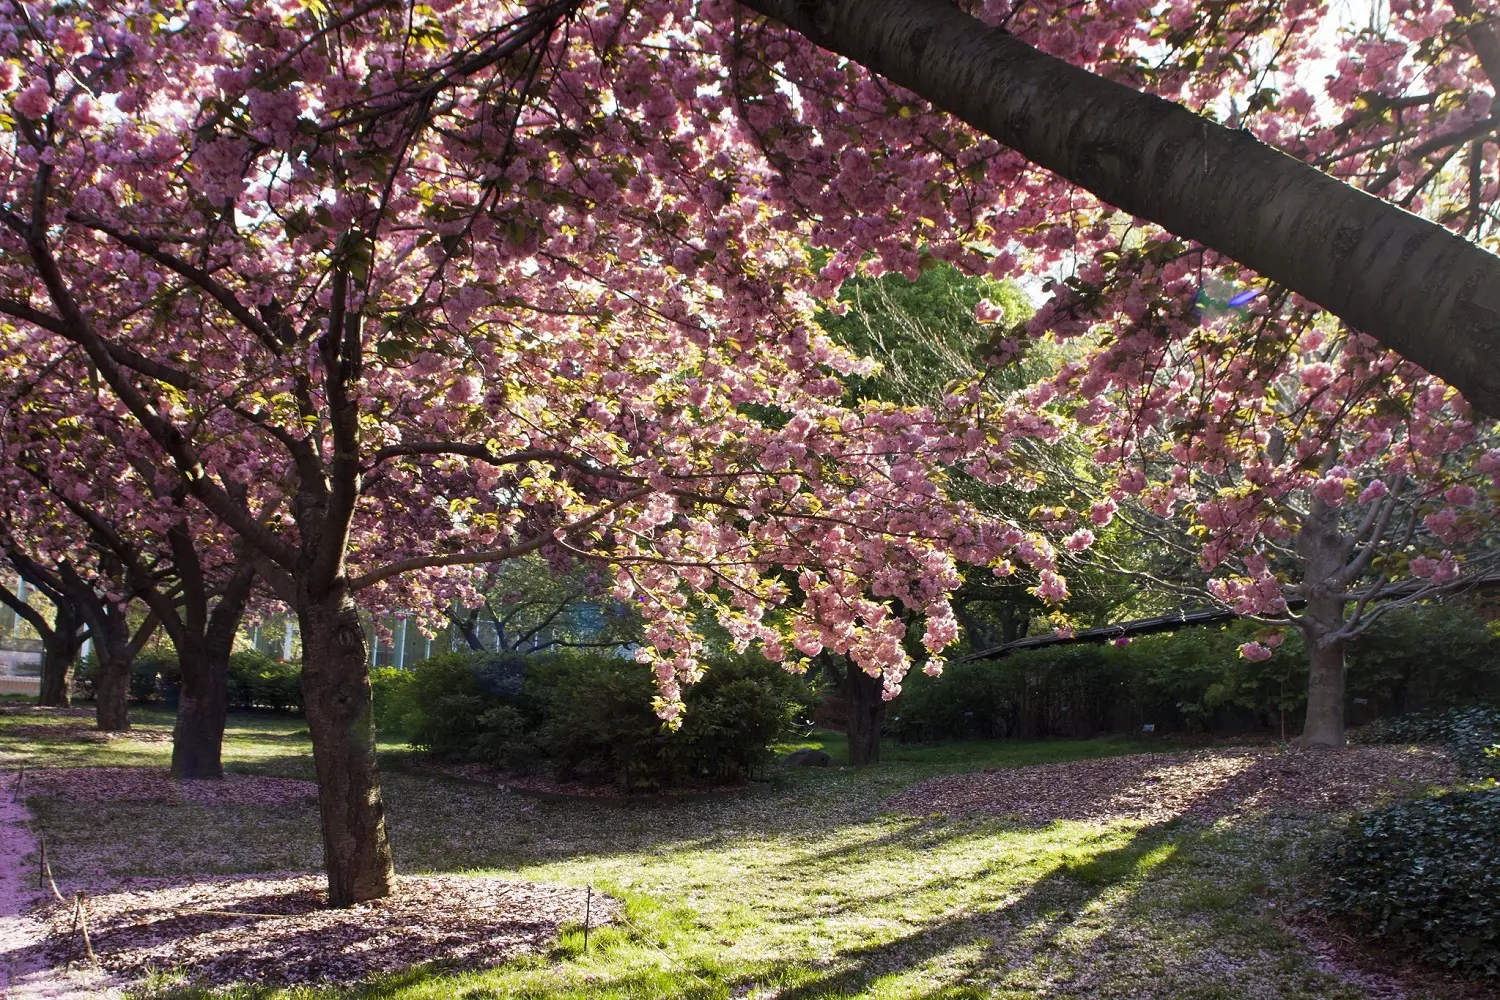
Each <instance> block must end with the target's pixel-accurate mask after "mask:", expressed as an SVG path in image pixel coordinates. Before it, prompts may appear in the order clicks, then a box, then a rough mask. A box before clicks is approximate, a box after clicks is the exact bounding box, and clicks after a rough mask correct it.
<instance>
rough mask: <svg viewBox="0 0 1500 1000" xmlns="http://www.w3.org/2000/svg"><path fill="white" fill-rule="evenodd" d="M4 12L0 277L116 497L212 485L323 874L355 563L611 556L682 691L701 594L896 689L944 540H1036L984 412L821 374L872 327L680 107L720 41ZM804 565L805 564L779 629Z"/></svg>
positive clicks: (729, 622)
mask: <svg viewBox="0 0 1500 1000" xmlns="http://www.w3.org/2000/svg"><path fill="white" fill-rule="evenodd" d="M9 10H10V11H11V13H12V17H11V19H10V22H9V26H10V28H11V29H12V32H11V33H10V34H7V35H4V36H0V37H3V38H8V39H11V41H10V42H8V43H7V44H10V45H11V46H12V50H11V52H12V54H13V55H14V56H15V57H16V58H17V59H19V60H20V61H21V62H22V65H23V69H22V74H23V76H22V78H21V79H19V80H18V81H17V82H16V83H15V87H16V88H17V93H16V96H15V97H14V98H13V100H12V107H13V109H14V111H15V119H14V122H15V124H14V128H13V130H12V131H11V132H10V133H8V135H9V137H10V147H9V149H8V151H7V152H8V160H7V165H6V174H5V191H4V193H3V197H0V206H3V207H0V224H3V226H4V229H5V236H4V239H3V241H4V243H5V258H4V259H5V264H4V267H3V270H4V274H3V276H0V285H3V288H4V291H3V294H0V311H3V312H4V313H6V314H7V315H8V316H10V317H12V319H13V320H14V321H15V323H16V324H17V329H18V330H20V331H22V332H23V335H24V336H25V337H26V338H29V339H30V341H31V344H32V346H31V347H30V350H31V352H32V353H33V354H34V355H36V356H50V355H51V354H57V355H65V356H67V357H69V358H73V359H76V361H77V362H78V363H79V364H82V365H85V366H86V367H87V368H88V370H89V371H90V372H92V373H96V377H95V379H94V382H95V383H96V385H97V387H98V388H95V386H94V385H90V386H89V389H88V391H89V392H90V393H98V394H99V395H98V399H99V403H98V405H97V407H93V408H85V407H79V410H80V411H81V416H82V417H83V419H86V420H88V421H89V422H90V423H89V426H90V428H91V429H92V430H93V431H94V434H93V437H94V438H95V439H96V440H97V441H99V442H108V443H109V445H110V446H111V447H114V448H119V449H122V450H123V453H124V454H125V455H126V456H128V461H129V462H130V463H131V467H132V470H133V471H134V472H135V473H136V474H137V475H138V477H139V479H140V481H141V483H142V484H144V485H145V486H147V487H148V488H149V489H141V487H140V486H137V487H136V489H137V490H138V493H139V496H141V497H142V498H145V497H147V496H148V494H149V495H150V496H151V498H152V499H153V500H154V501H155V502H161V501H164V500H168V499H171V500H172V501H173V502H176V501H177V499H178V498H180V502H181V503H182V504H183V505H184V513H183V517H184V519H185V520H183V521H182V522H181V523H184V524H187V525H193V524H197V523H201V522H197V521H195V520H194V518H195V517H196V516H197V514H198V512H199V511H202V512H205V513H206V514H207V515H208V516H210V517H211V518H212V520H213V524H214V525H215V526H216V530H220V531H223V532H225V533H226V534H227V535H228V537H229V539H230V542H231V544H232V545H234V546H243V547H244V549H245V551H247V552H248V553H250V555H251V557H252V558H253V559H254V561H255V566H256V572H257V574H258V576H259V577H260V579H261V580H263V581H264V582H265V583H266V584H267V585H268V586H269V587H270V588H271V589H272V590H273V591H274V592H275V593H276V595H277V596H278V597H279V598H280V599H282V600H283V601H285V602H286V603H287V604H288V605H290V606H291V607H293V608H294V609H295V611H296V613H297V615H298V618H299V625H300V627H301V633H302V636H303V646H304V660H303V675H304V676H303V684H304V692H305V695H306V706H307V716H308V723H309V728H310V730H311V733H312V737H313V744H314V755H315V760H316V766H317V772H318V778H319V786H320V805H321V812H322V819H323V833H324V842H325V853H326V858H327V862H328V869H329V877H330V901H331V903H332V904H333V905H347V904H349V903H352V902H356V901H359V900H363V899H369V898H373V897H376V896H380V895H383V894H385V893H387V892H389V891H390V887H391V863H390V852H389V847H388V845H387V842H386V838H385V832H384V821H383V809H382V805H381V799H380V794H379V785H378V780H377V776H376V770H375V757H374V741H373V730H372V727H371V715H370V688H369V680H368V674H367V669H366V657H365V648H364V636H363V632H362V629H361V628H360V622H359V618H358V613H357V606H356V603H355V600H356V597H357V596H358V597H360V598H361V599H363V600H366V601H368V602H370V603H371V605H372V606H373V605H384V606H401V607H429V608H440V607H443V606H446V605H447V604H448V603H449V602H450V601H452V600H453V599H458V600H459V601H460V602H461V603H462V602H463V601H464V599H465V598H471V597H472V596H473V595H472V593H471V592H470V583H469V581H470V580H471V579H472V577H471V576H470V574H469V573H468V572H467V570H464V569H463V567H466V566H469V565H473V564H483V563H495V562H503V561H505V560H509V559H516V558H520V557H522V556H526V555H528V554H531V553H540V554H543V555H548V556H553V555H557V556H565V557H569V558H572V559H576V560H583V561H591V562H596V563H599V564H602V565H604V566H606V567H608V568H609V569H610V571H611V573H612V575H613V577H614V586H615V590H614V593H615V596H616V597H617V598H618V599H621V600H631V599H634V600H637V601H638V602H639V604H640V606H641V609H642V613H643V615H644V616H645V618H646V621H647V627H646V635H645V638H646V644H645V645H644V646H643V648H642V649H641V650H640V652H639V654H638V655H639V656H640V657H641V658H643V659H646V660H649V661H651V662H652V663H653V664H654V667H655V670H656V675H657V679H658V686H659V690H660V696H659V698H658V703H657V707H658V711H659V714H661V715H662V717H663V718H664V719H666V720H668V721H671V720H673V719H675V717H676V716H677V714H678V713H679V712H680V710H681V688H682V685H684V684H686V683H690V682H691V681H692V680H694V679H695V678H696V677H697V676H698V673H699V671H700V670H701V665H700V663H699V659H698V653H699V647H700V645H701V639H700V638H699V637H698V635H697V633H696V632H695V631H694V629H693V627H692V621H691V615H690V614H689V613H688V610H687V609H688V606H689V603H690V601H691V600H694V599H696V600H698V601H700V602H702V603H703V604H704V605H706V606H707V607H708V608H710V609H711V610H712V612H713V613H715V614H716V615H717V616H718V618H719V620H720V622H721V623H722V624H723V626H724V627H725V628H726V629H727V630H728V631H729V633H730V635H731V636H732V638H733V641H734V642H735V643H736V644H737V645H740V646H745V645H750V644H756V645H758V646H759V647H760V648H761V649H762V650H763V651H764V652H765V653H766V654H767V655H768V656H770V657H771V658H773V659H791V660H795V659H796V657H797V655H798V654H801V655H804V656H807V655H813V654H816V653H817V652H819V651H820V650H822V649H824V648H829V649H833V650H836V651H837V652H839V653H843V654H846V655H848V656H850V657H852V658H853V659H854V661H855V662H857V663H858V664H859V665H860V666H861V668H862V669H863V670H865V671H866V672H868V673H870V674H872V675H878V676H880V677H881V678H882V684H883V686H884V689H885V691H886V693H887V694H888V695H893V694H894V693H895V692H897V691H899V689H900V681H901V678H902V676H903V674H904V672H905V671H906V669H907V668H908V666H909V665H910V662H911V658H910V656H909V655H908V653H907V651H906V649H905V648H904V647H903V644H902V640H903V638H904V636H905V624H904V622H903V620H902V618H901V616H900V614H898V613H897V612H896V610H895V608H896V606H899V607H901V608H907V609H919V610H920V611H921V612H922V614H923V615H924V616H925V620H926V622H927V626H926V634H925V636H924V640H923V645H924V647H925V650H926V651H927V652H928V653H929V654H931V660H930V662H929V663H928V665H927V666H928V668H929V669H932V670H936V669H939V668H940V663H941V661H940V658H939V657H938V656H937V654H938V653H939V651H940V650H941V649H942V648H943V647H945V646H946V645H947V644H949V643H950V642H951V641H952V640H953V638H954V637H955V635H956V625H955V624H954V621H953V616H952V612H951V607H950V606H949V604H948V601H947V595H948V593H950V592H951V591H952V589H953V588H954V587H955V586H956V585H957V584H958V582H959V577H958V573H957V570H956V565H957V563H956V560H960V559H961V560H963V561H965V562H968V563H971V564H974V565H978V566H985V567H992V568H993V570H994V571H995V572H997V573H1001V574H1004V573H1009V572H1012V571H1013V570H1014V567H1015V565H1017V564H1026V565H1029V566H1031V567H1032V568H1034V569H1036V570H1038V571H1039V572H1041V573H1042V574H1044V575H1047V574H1052V573H1053V570H1052V566H1053V558H1054V553H1053V550H1052V548H1051V546H1050V545H1049V544H1048V543H1047V541H1046V539H1045V538H1043V537H1041V536H1040V535H1038V534H1035V533H1028V532H1025V531H1022V530H1020V529H1018V528H1016V527H1014V526H1011V525H1009V524H1006V523H1005V522H1003V521H1000V520H998V519H996V518H994V517H991V516H987V515H985V514H983V513H982V512H979V511H976V510H974V509H973V508H971V507H970V506H968V505H966V504H963V503H961V502H957V501H953V500H950V499H949V498H947V497H946V496H945V494H944V490H943V484H944V473H943V469H944V467H946V466H949V465H952V464H954V463H957V462H959V461H962V460H963V458H964V456H965V454H966V453H967V452H969V451H971V450H973V449H974V448H975V447H978V446H979V445H981V444H983V443H984V435H982V434H976V433H973V432H972V431H971V429H968V428H964V427H962V426H956V425H953V424H951V423H947V422H944V421H943V420H941V419H939V418H938V416H937V415H936V414H934V413H933V412H932V411H930V410H924V409H922V408H913V407H903V406H897V405H892V404H874V403H872V404H869V405H866V406H862V407H860V408H857V409H852V410H851V409H848V408H845V407H843V406H841V405H840V404H839V397H840V394H841V386H840V383H839V381H838V378H837V377H836V376H837V374H838V372H840V371H851V370H855V369H857V368H858V367H859V364H860V362H859V361H858V359H855V358H853V357H852V356H850V355H848V354H847V353H846V352H844V351H841V350H840V349H838V348H837V347H836V346H835V345H833V344H832V343H831V342H829V341H828V339H827V338H826V337H825V336H824V335H823V334H822V333H821V332H820V331H819V330H818V329H817V327H816V326H815V325H814V324H813V323H812V322H811V318H810V317H811V311H812V310H811V304H812V300H811V299H810V298H809V297H808V295H807V292H806V290H805V289H806V288H809V287H811V286H813V285H816V284H817V279H816V278H815V277H814V276H813V275H812V273H811V272H810V271H809V270H808V269H807V268H806V261H805V257H804V255H803V254H802V252H801V251H800V249H799V248H798V246H797V245H796V244H792V243H790V242H789V241H788V240H787V239H786V238H785V237H784V236H783V235H782V234H781V230H780V228H778V227H779V219H780V218H781V216H780V215H778V214H777V213H775V212H772V211H768V208H769V207H770V203H768V202H767V201H766V199H765V197H764V196H763V194H761V193H759V192H761V190H762V189H763V188H765V186H766V185H767V184H769V183H771V179H772V178H773V177H774V172H773V171H770V170H769V169H768V168H767V167H766V166H765V165H764V162H763V159H762V157H761V154H760V152H759V151H757V150H756V149H755V148H753V147H750V148H748V149H747V148H746V147H744V145H743V143H742V142H741V140H740V137H739V135H738V134H737V132H736V130H735V128H734V127H733V126H731V125H730V124H729V123H728V122H727V121H726V120H725V119H724V114H725V112H726V111H727V110H728V109H729V107H730V104H731V102H730V100H729V98H728V95H727V94H726V95H722V96H719V97H711V98H703V99H702V100H701V101H698V102H697V103H698V104H699V105H700V106H699V107H697V108H696V109H695V110H693V111H692V112H691V121H690V126H691V129H692V130H693V133H694V134H693V135H692V138H691V140H689V139H686V138H683V137H681V136H679V134H678V133H679V129H680V128H682V127H684V125H685V124H687V123H686V122H685V121H684V120H683V119H681V118H680V117H679V113H678V111H677V109H676V105H675V103H674V101H675V100H677V99H681V100H684V101H696V100H697V98H698V97H699V96H700V95H699V94H698V90H699V87H700V85H701V83H702V81H703V80H705V79H707V78H708V77H707V76H705V73H706V72H707V71H706V70H704V69H702V68H701V67H700V68H694V69H693V71H692V72H691V73H685V74H684V75H681V78H680V79H675V80H673V82H672V87H673V88H674V90H672V91H670V92H668V91H664V90H662V89H661V87H660V86H659V85H658V83H656V82H654V81H655V79H656V78H655V77H654V76H653V74H661V73H667V72H669V71H670V70H671V65H670V62H671V58H668V60H667V64H663V63H662V60H661V59H658V58H657V57H656V56H655V55H648V56H647V58H648V59H649V61H650V64H649V65H648V64H643V63H640V62H639V61H630V60H617V59H616V54H617V52H618V51H619V47H620V46H631V45H636V46H640V51H641V52H642V53H643V54H649V53H654V52H655V51H656V50H657V48H658V47H659V46H658V43H659V42H660V41H661V40H663V39H665V38H667V37H669V34H670V26H669V25H666V24H663V23H662V22H660V21H659V20H658V19H656V18H655V17H654V16H653V15H652V14H651V13H650V12H649V11H639V10H634V11H626V12H622V13H617V14H611V15H608V16H606V15H600V16H599V18H598V19H595V20H588V21H581V20H568V19H567V16H566V15H568V14H570V13H571V8H570V7H568V6H567V5H552V6H543V7H536V8H532V9H530V10H526V11H524V12H523V11H517V10H510V9H502V8H499V7H497V6H495V5H490V4H473V5H458V6H456V7H451V8H449V10H448V11H447V13H446V14H445V15H444V16H442V17H439V15H438V14H437V13H436V12H432V11H429V12H428V13H423V14H420V15H418V14H417V13H416V12H413V11H404V10H402V11H393V10H390V9H386V8H385V7H384V6H383V5H379V4H371V5H367V6H366V7H363V8H360V9H359V10H358V11H357V12H355V13H352V14H349V15H345V16H333V15H331V14H328V12H327V11H325V10H322V9H321V8H319V9H316V10H315V9H304V10H302V11H301V12H294V13H291V14H288V13H286V12H285V11H283V10H282V9H281V8H280V7H277V6H274V5H270V4H264V5H262V4H249V5H241V6H237V7H235V8H233V9H220V8H217V7H211V6H210V5H207V4H202V3H194V4H189V5H186V6H185V7H183V8H182V9H181V10H180V11H178V12H177V14H176V16H170V15H169V14H168V13H167V12H164V11H163V10H162V9H161V7H160V5H159V4H133V3H124V2H121V3H115V4H109V5H96V7H95V9H94V10H93V12H92V14H91V16H92V18H93V20H92V21H90V22H88V23H85V22H83V21H81V20H80V19H78V18H77V17H75V16H73V15H72V14H71V13H68V12H52V13H49V14H45V15H44V14H41V13H37V12H33V11H31V10H30V9H29V8H27V7H25V6H23V5H15V4H12V5H11V6H10V7H9ZM664 32H666V34H664ZM667 48H668V49H670V46H667ZM697 58H698V57H697V56H693V57H692V58H691V59H688V60H687V61H686V62H684V64H683V66H684V67H685V68H686V67H694V66H696V62H695V60H696V59H697ZM642 71H644V72H645V73H646V74H647V75H645V76H641V75H639V74H640V73H641V72H642ZM294 78H295V79H296V80H297V81H298V83H297V85H296V86H290V85H289V83H290V81H291V80H292V79H294ZM601 80H608V81H609V90H610V95H609V100H605V97H604V93H603V91H602V90H600V89H599V88H598V87H597V86H596V85H595V83H591V82H590V81H596V82H597V81H601ZM0 82H3V81H0ZM674 95H675V97H674ZM741 171H743V172H745V174H746V175H747V176H746V178H744V179H743V180H742V179H741V178H740V177H739V174H740V172H741ZM731 195H732V197H731ZM747 407H754V408H756V412H757V414H758V415H755V416H752V415H750V414H749V413H747V412H746V408H747ZM768 415H773V416H774V417H775V418H774V419H768ZM115 426H118V427H121V428H124V429H125V431H124V432H122V435H123V437H121V436H116V437H111V434H110V433H109V432H108V428H110V427H115ZM82 486H83V484H81V483H75V484H69V485H63V486H61V487H60V493H61V494H62V495H63V496H68V495H71V494H78V493H79V492H80V489H81V488H82ZM75 499H76V500H77V502H78V503H79V504H80V506H82V505H83V503H84V501H85V499H87V498H86V497H82V496H77V497H75ZM76 513H79V515H80V516H82V514H81V511H77V512H76ZM194 530H201V529H194ZM1007 557H1011V558H1014V559H1015V560H1016V562H1015V563H1012V562H1010V561H1009V560H1008V558H1007ZM788 570H790V571H791V572H795V573H797V574H798V582H799V586H800V590H801V593H802V595H803V601H802V603H801V605H800V606H799V607H798V608H797V609H796V613H795V614H792V615H789V616H788V617H787V618H786V619H785V620H784V621H782V622H778V623H776V624H775V625H773V624H772V623H770V622H768V620H767V618H766V611H767V609H768V608H771V607H774V606H776V605H778V604H781V603H783V602H785V600H786V597H787V595H788V588H787V587H786V586H785V584H784V583H782V582H781V580H780V574H781V573H784V572H787V571H788ZM1054 586H1057V587H1060V581H1058V582H1057V583H1056V584H1055V585H1054ZM164 624H165V625H167V626H168V628H169V631H170V624H169V623H167V622H165V621H164ZM794 649H795V652H793V650H794Z"/></svg>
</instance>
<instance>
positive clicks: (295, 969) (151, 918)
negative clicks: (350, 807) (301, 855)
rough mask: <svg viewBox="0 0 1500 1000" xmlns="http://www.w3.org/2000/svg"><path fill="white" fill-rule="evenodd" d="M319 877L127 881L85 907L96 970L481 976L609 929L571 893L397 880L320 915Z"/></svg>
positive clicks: (63, 934) (229, 976)
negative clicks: (382, 894) (580, 926)
mask: <svg viewBox="0 0 1500 1000" xmlns="http://www.w3.org/2000/svg"><path fill="white" fill-rule="evenodd" d="M326 887H327V880H326V877H325V876H323V875H312V874H298V873H270V874H265V875H244V876H230V877H224V878H198V879H194V880H191V881H184V880H182V879H143V878H135V879H127V880H125V881H123V882H121V883H119V884H118V885H117V886H115V887H113V888H111V889H109V890H107V891H101V892H96V893H91V894H89V896H88V917H89V919H88V926H89V933H90V935H91V940H92V943H93V948H94V952H95V953H96V954H97V955H98V958H99V964H100V966H101V967H103V969H105V970H106V971H108V972H112V973H116V974H123V975H125V976H128V977H132V978H136V977H142V976H144V975H146V974H147V973H148V972H149V971H150V970H152V969H161V968H172V969H175V970H176V971H178V972H180V973H182V974H184V975H185V976H186V977H187V978H188V979H189V980H190V981H207V982H209V983H212V984H214V985H224V984H228V983H263V984H267V985H294V984H303V983H329V984H349V983H353V982H357V981H359V980H363V979H367V978H369V977H371V976H375V975H379V974H383V973H391V972H398V971H401V970H404V969H408V968H410V967H411V966H414V965H421V964H424V963H440V964H444V965H451V966H454V967H459V968H470V969H472V968H486V967H490V966H494V965H498V964H500V963H503V962H506V961H509V960H511V959H513V958H515V957H517V956H519V955H522V954H525V953H527V952H531V951H535V950H537V949H538V948H540V947H543V946H544V945H545V944H546V943H547V942H549V941H551V940H552V939H553V938H555V937H556V936H557V933H558V931H559V929H560V927H561V926H562V925H563V924H564V923H565V922H568V921H577V922H579V923H582V922H583V920H584V916H585V908H586V907H587V908H588V909H589V910H590V914H589V916H590V919H591V922H592V923H593V924H594V925H595V926H598V925H599V924H603V923H609V922H610V921H611V920H612V919H613V918H614V917H615V916H616V914H617V913H618V912H619V908H618V904H616V903H615V902H614V901H613V900H611V899H609V898H607V897H605V896H603V895H601V894H598V893H594V894H593V896H592V900H591V901H590V900H589V899H588V890H587V889H585V888H579V887H577V886H568V885H553V884H544V883H535V882H524V881H518V880H511V879H505V878H498V877H486V876H463V875H434V876H412V875H404V876H398V877H397V886H396V892H395V893H394V894H393V895H392V896H390V897H387V898H385V899H379V900H374V901H372V902H368V903H362V904H359V905H357V906H352V907H349V908H347V909H339V910H331V909H328V908H327V907H326V905H325V904H326V900H327V893H326ZM72 918H73V914H72V910H71V908H70V907H67V906H63V905H61V904H55V905H53V906H51V907H49V908H48V909H47V910H46V912H45V919H46V920H47V921H48V924H49V926H50V930H51V936H50V938H49V943H48V948H49V950H50V952H51V954H52V957H53V959H54V960H56V961H66V960H67V959H68V957H69V954H70V949H71V950H76V948H77V945H76V943H74V941H73V934H72Z"/></svg>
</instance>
